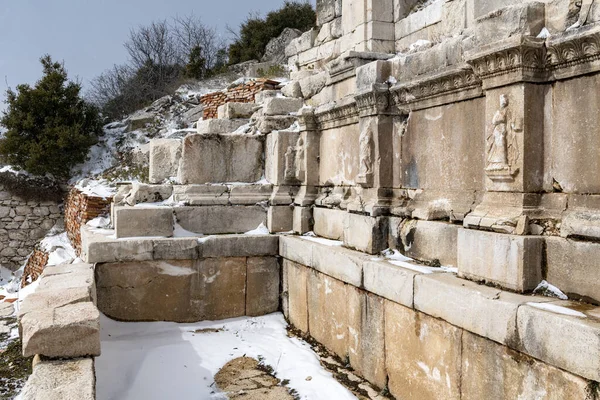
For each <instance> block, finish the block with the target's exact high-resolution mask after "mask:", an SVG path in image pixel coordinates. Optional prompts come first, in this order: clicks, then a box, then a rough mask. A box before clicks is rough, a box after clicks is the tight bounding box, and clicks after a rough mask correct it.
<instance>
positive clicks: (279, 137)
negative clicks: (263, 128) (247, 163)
mask: <svg viewBox="0 0 600 400" xmlns="http://www.w3.org/2000/svg"><path fill="white" fill-rule="evenodd" d="M299 138H300V134H299V133H298V132H292V131H287V130H277V131H274V132H271V133H270V134H269V135H267V142H266V151H265V177H266V179H267V181H268V182H270V183H272V184H274V185H284V184H286V183H287V184H298V183H299V182H298V181H297V180H295V178H296V176H295V175H296V170H297V168H296V164H297V160H296V156H297V150H298V149H297V146H298V139H299ZM292 167H293V168H292ZM286 175H287V176H286ZM289 175H294V176H293V177H290V176H289Z"/></svg>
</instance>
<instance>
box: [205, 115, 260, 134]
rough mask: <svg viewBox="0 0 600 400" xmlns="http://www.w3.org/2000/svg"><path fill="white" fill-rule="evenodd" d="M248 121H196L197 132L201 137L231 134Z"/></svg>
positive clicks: (242, 119)
mask: <svg viewBox="0 0 600 400" xmlns="http://www.w3.org/2000/svg"><path fill="white" fill-rule="evenodd" d="M248 122H250V120H248V119H244V118H241V119H206V120H203V121H198V126H197V132H198V133H199V134H201V135H215V134H220V133H232V132H235V131H236V130H237V129H238V128H239V127H241V126H244V125H246V124H247V123H248Z"/></svg>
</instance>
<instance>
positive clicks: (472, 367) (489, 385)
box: [461, 331, 596, 400]
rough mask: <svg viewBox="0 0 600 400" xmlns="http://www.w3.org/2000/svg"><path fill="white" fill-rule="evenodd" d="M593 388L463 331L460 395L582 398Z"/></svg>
mask: <svg viewBox="0 0 600 400" xmlns="http://www.w3.org/2000/svg"><path fill="white" fill-rule="evenodd" d="M590 389H591V391H590ZM595 391H596V390H595V389H593V388H592V387H591V386H590V383H589V382H588V381H586V380H585V379H582V378H580V377H578V376H575V375H572V374H570V373H568V372H564V371H561V370H560V369H558V368H554V367H552V366H550V365H547V364H544V363H542V362H539V361H537V360H535V359H533V358H531V357H528V356H526V355H525V354H520V353H517V352H515V351H513V350H511V349H509V348H508V347H506V346H501V345H498V344H496V343H494V342H492V341H490V340H487V339H485V338H481V337H479V336H477V335H474V334H472V333H470V332H467V331H465V332H463V337H462V380H461V394H462V399H465V400H478V399H489V400H496V399H497V400H501V399H535V398H544V399H549V400H550V399H552V400H561V399H585V398H587V397H588V396H589V395H590V394H592V393H593V392H595Z"/></svg>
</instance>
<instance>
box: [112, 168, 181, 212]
mask: <svg viewBox="0 0 600 400" xmlns="http://www.w3.org/2000/svg"><path fill="white" fill-rule="evenodd" d="M175 175H176V174H175ZM175 175H171V176H175ZM172 193H173V186H171V185H146V184H143V183H139V182H134V183H133V184H132V185H131V189H130V190H129V191H128V192H126V193H123V195H124V197H123V199H122V202H124V203H126V204H128V205H130V206H135V205H136V204H140V203H157V202H161V201H163V200H167V199H168V198H169V197H171V194H172Z"/></svg>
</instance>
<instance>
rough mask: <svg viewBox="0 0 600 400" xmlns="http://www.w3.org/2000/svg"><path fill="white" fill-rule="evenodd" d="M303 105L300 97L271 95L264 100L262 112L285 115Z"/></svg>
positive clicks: (296, 110)
mask: <svg viewBox="0 0 600 400" xmlns="http://www.w3.org/2000/svg"><path fill="white" fill-rule="evenodd" d="M303 105H304V101H303V100H302V99H295V98H290V97H271V98H269V99H266V100H265V103H264V106H263V112H264V114H265V115H287V114H290V113H295V112H298V110H300V109H301V108H302V106H303Z"/></svg>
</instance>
